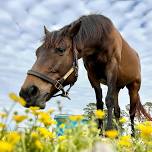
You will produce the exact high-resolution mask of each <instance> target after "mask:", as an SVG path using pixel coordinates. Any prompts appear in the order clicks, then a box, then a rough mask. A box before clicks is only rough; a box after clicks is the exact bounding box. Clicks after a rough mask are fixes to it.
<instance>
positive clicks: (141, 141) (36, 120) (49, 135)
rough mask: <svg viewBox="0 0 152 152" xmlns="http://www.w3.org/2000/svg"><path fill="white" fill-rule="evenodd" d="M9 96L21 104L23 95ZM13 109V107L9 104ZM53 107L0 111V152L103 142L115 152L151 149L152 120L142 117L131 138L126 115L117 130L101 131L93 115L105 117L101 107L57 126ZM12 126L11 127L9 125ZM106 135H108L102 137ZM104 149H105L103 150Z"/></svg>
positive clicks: (51, 150)
mask: <svg viewBox="0 0 152 152" xmlns="http://www.w3.org/2000/svg"><path fill="white" fill-rule="evenodd" d="M9 96H10V98H11V99H12V100H13V101H15V102H19V103H20V104H22V105H24V104H25V102H24V100H23V99H21V98H19V97H18V96H16V95H15V94H14V93H11V94H9ZM11 109H12V108H11ZM52 113H53V109H50V110H48V111H45V112H44V111H41V110H39V108H37V107H31V108H29V109H26V110H25V112H24V114H20V113H18V112H15V113H14V114H13V115H12V114H11V112H10V110H9V111H2V112H1V113H0V119H1V121H0V152H91V151H92V149H94V147H95V146H96V145H97V144H99V145H100V146H101V149H102V148H103V147H104V146H103V145H105V146H106V147H108V148H109V147H110V149H111V151H114V152H115V151H117V152H152V122H149V121H145V122H142V123H139V124H137V125H136V130H137V131H136V137H135V138H132V137H131V136H130V135H129V132H128V130H127V129H125V128H128V127H125V126H126V121H127V120H126V119H125V118H121V119H120V120H119V125H118V128H119V129H118V130H110V131H104V130H103V132H102V134H103V136H99V132H100V130H98V129H97V124H96V121H95V119H96V118H99V119H104V117H105V115H106V114H105V113H104V112H103V111H95V117H94V118H92V119H91V120H89V121H88V123H86V124H83V123H81V120H82V119H83V118H84V116H82V115H77V116H71V117H69V121H76V122H77V123H78V125H77V126H76V127H73V128H72V127H71V128H70V127H69V129H66V125H67V124H61V125H60V126H59V128H57V127H56V121H55V120H54V119H53V118H52V117H51V114H52ZM11 124H14V127H11V128H10V125H11ZM60 128H62V129H64V134H63V135H62V136H58V135H57V134H56V132H57V130H58V129H60ZM105 135H106V136H107V137H106V138H105ZM104 152H106V151H105V150H104Z"/></svg>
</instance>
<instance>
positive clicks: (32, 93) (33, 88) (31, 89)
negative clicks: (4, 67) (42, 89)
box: [28, 85, 38, 96]
mask: <svg viewBox="0 0 152 152" xmlns="http://www.w3.org/2000/svg"><path fill="white" fill-rule="evenodd" d="M37 92H38V88H37V87H36V86H34V85H33V86H30V87H29V89H28V95H29V96H35V95H36V94H37Z"/></svg>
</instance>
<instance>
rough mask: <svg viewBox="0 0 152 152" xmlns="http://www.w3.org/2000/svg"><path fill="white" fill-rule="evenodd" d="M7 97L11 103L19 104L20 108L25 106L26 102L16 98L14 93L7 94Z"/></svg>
mask: <svg viewBox="0 0 152 152" xmlns="http://www.w3.org/2000/svg"><path fill="white" fill-rule="evenodd" d="M9 97H10V99H12V100H13V101H15V102H18V103H20V104H21V105H22V106H25V105H26V101H25V100H24V99H23V98H21V97H19V96H17V95H16V94H15V93H9Z"/></svg>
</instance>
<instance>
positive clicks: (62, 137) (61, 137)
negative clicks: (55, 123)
mask: <svg viewBox="0 0 152 152" xmlns="http://www.w3.org/2000/svg"><path fill="white" fill-rule="evenodd" d="M65 139H66V136H59V137H58V141H59V142H62V141H64V140H65Z"/></svg>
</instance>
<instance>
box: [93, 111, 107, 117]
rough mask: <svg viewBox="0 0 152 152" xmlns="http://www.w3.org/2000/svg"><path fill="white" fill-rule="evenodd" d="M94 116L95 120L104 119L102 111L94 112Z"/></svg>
mask: <svg viewBox="0 0 152 152" xmlns="http://www.w3.org/2000/svg"><path fill="white" fill-rule="evenodd" d="M95 116H96V118H97V119H103V118H104V117H105V112H104V111H102V110H96V111H95Z"/></svg>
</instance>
